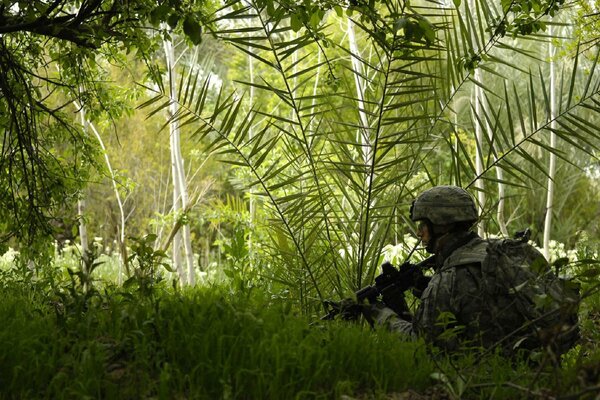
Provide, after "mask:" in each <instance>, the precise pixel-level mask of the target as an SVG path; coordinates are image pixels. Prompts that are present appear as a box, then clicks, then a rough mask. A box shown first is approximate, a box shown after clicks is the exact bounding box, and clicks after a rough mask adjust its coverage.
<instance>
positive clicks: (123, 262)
mask: <svg viewBox="0 0 600 400" xmlns="http://www.w3.org/2000/svg"><path fill="white" fill-rule="evenodd" d="M73 104H74V105H75V108H77V109H79V110H81V113H82V114H81V119H82V121H85V124H84V126H87V127H89V128H90V129H91V130H92V132H94V136H95V137H96V140H98V143H99V144H100V148H101V149H102V152H103V153H104V161H105V162H106V167H107V168H108V171H109V172H110V177H111V182H112V186H113V190H114V192H115V198H116V199H117V205H118V206H119V215H120V217H121V221H120V226H119V228H118V231H119V237H118V238H117V241H118V245H119V257H120V260H119V261H120V262H119V273H118V278H117V279H118V284H119V285H120V284H121V283H123V266H125V268H127V248H126V245H125V210H124V208H123V201H122V200H121V194H120V193H119V188H118V187H117V180H116V178H115V173H114V171H113V169H112V165H111V163H110V158H109V157H108V153H107V152H106V146H104V141H103V140H102V136H100V133H99V132H98V130H97V129H96V127H95V126H94V124H92V123H91V122H90V121H88V120H87V119H86V118H85V112H84V110H83V107H81V106H80V105H79V103H78V102H77V101H75V102H73ZM80 202H81V201H80ZM78 206H79V204H78ZM84 207H85V204H82V207H81V210H82V211H81V212H80V213H81V214H83V209H84ZM78 208H79V207H78ZM84 228H85V226H84ZM79 235H80V236H82V234H81V224H80V229H79ZM85 236H86V242H87V230H86V232H85ZM82 247H83V244H82ZM86 248H87V244H86ZM127 274H128V275H129V270H127Z"/></svg>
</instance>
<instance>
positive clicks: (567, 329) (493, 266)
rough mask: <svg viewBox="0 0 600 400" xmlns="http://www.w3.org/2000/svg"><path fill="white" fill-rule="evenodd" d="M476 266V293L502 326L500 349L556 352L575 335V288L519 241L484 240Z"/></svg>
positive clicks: (577, 298) (567, 345)
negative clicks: (478, 269) (478, 281)
mask: <svg viewBox="0 0 600 400" xmlns="http://www.w3.org/2000/svg"><path fill="white" fill-rule="evenodd" d="M487 242H488V245H487V247H486V255H485V257H484V259H483V262H482V264H481V275H482V280H481V285H482V292H483V293H484V295H485V296H486V301H488V305H489V307H490V312H491V313H492V317H493V318H494V320H495V321H496V324H497V326H498V327H500V328H501V330H502V335H503V338H502V339H501V340H502V341H503V347H504V348H506V347H507V345H510V346H511V347H512V350H515V349H518V348H525V349H534V348H547V349H550V350H552V351H553V352H554V353H555V354H562V353H565V352H566V351H567V350H569V349H570V348H571V347H573V346H574V345H575V342H576V341H577V340H578V338H579V329H578V324H577V323H578V317H577V311H578V307H579V302H580V294H579V286H578V285H577V284H575V283H574V282H571V281H568V280H566V279H563V278H560V277H558V276H557V275H556V274H555V273H554V272H553V271H552V269H551V268H550V265H549V264H548V262H547V261H546V259H545V258H544V256H543V255H542V254H541V253H540V252H539V251H538V250H537V249H535V248H534V247H533V246H531V245H530V244H529V243H527V238H523V239H490V240H488V241H487Z"/></svg>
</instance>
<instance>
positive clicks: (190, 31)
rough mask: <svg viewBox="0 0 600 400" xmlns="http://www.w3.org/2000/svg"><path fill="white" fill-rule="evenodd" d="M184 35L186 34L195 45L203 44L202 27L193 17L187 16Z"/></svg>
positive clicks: (184, 22)
mask: <svg viewBox="0 0 600 400" xmlns="http://www.w3.org/2000/svg"><path fill="white" fill-rule="evenodd" d="M183 33H185V34H186V36H187V37H188V38H189V39H190V40H191V41H192V43H193V44H195V45H198V44H200V42H202V27H201V26H200V23H198V21H197V20H196V18H195V17H194V16H193V15H187V16H186V17H185V20H184V21H183Z"/></svg>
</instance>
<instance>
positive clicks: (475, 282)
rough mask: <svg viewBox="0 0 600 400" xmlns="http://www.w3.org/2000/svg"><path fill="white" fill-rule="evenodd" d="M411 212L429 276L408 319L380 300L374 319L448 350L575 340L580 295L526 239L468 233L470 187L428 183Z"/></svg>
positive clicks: (561, 344) (557, 347) (562, 346)
mask: <svg viewBox="0 0 600 400" xmlns="http://www.w3.org/2000/svg"><path fill="white" fill-rule="evenodd" d="M410 218H411V219H412V220H413V221H414V222H416V223H417V224H418V225H417V235H418V237H419V238H420V239H421V242H422V243H423V244H424V245H425V248H426V250H427V251H428V252H429V253H432V254H434V257H433V260H434V263H433V264H434V265H433V269H434V274H433V276H432V277H431V279H430V281H429V283H428V284H427V286H426V287H425V288H424V290H423V291H422V294H421V296H420V304H419V306H418V308H417V310H416V313H415V315H414V317H413V318H412V320H411V321H409V320H408V319H407V318H404V317H400V316H399V315H398V314H396V313H395V312H394V311H392V310H391V309H390V308H388V307H385V306H383V305H382V304H378V305H375V306H374V307H372V310H371V317H372V318H373V319H374V320H375V321H376V323H377V324H380V325H384V326H387V327H388V328H389V329H391V330H393V331H397V332H400V333H403V334H405V335H408V336H411V337H416V336H423V337H424V338H425V339H426V340H427V341H428V342H431V343H434V344H436V345H438V346H440V347H442V348H444V349H446V350H450V351H453V350H457V349H459V348H460V347H462V346H477V347H480V346H481V347H483V348H492V347H495V346H499V347H500V348H501V349H503V351H504V352H505V353H513V352H514V351H516V349H519V348H521V349H527V350H531V349H535V348H540V347H548V348H550V349H552V351H553V352H554V353H555V354H556V353H557V354H561V353H563V352H565V351H566V350H568V349H569V348H570V347H572V346H573V344H574V342H575V341H576V340H577V338H578V329H577V312H576V310H577V305H578V300H579V299H578V293H576V292H575V291H574V290H571V291H569V290H567V289H566V286H565V282H564V281H563V280H560V279H558V278H557V277H556V276H555V275H554V274H553V273H552V271H551V270H550V268H549V266H548V263H547V261H546V260H545V259H544V257H543V256H542V254H541V253H539V251H537V250H536V249H535V248H533V247H532V246H531V245H529V244H528V243H526V242H527V240H512V239H507V240H500V239H497V240H484V239H482V238H481V237H480V236H479V235H477V234H476V233H475V232H472V231H471V228H472V227H473V226H474V224H475V222H476V221H477V220H478V214H477V210H476V208H475V203H474V201H473V199H472V197H471V196H470V195H469V193H468V192H467V191H465V190H464V189H462V188H459V187H456V186H437V187H434V188H432V189H429V190H427V191H425V192H423V193H422V194H421V195H419V196H418V197H417V198H416V199H415V201H414V202H413V204H412V207H411V214H410ZM383 300H384V302H385V300H386V299H385V298H384V299H383Z"/></svg>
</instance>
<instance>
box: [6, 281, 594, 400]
mask: <svg viewBox="0 0 600 400" xmlns="http://www.w3.org/2000/svg"><path fill="white" fill-rule="evenodd" d="M51 287H52V288H51ZM68 289H69V287H68V285H66V286H65V285H64V284H63V285H54V286H52V285H47V284H42V283H40V282H38V283H35V282H34V281H27V280H23V281H21V282H19V281H18V280H6V279H4V280H0V296H2V299H3V300H2V302H0V320H1V321H3V323H2V324H1V326H0V398H10V399H82V398H94V399H95V398H110V399H139V398H142V399H146V398H153V399H179V398H181V399H318V398H323V399H339V398H341V397H342V395H347V396H351V398H359V399H371V398H381V399H394V398H402V397H401V396H402V395H401V393H407V391H409V390H410V391H414V392H418V393H421V394H428V395H432V396H433V395H434V394H435V393H438V392H442V393H444V394H445V395H447V396H450V397H451V398H465V399H487V398H496V399H518V398H523V399H525V398H542V397H543V396H544V395H545V394H548V393H550V394H552V395H568V394H577V393H581V392H583V391H585V390H588V389H590V388H593V387H594V385H596V384H597V381H596V382H594V379H597V378H598V374H599V373H600V371H599V370H600V368H597V367H596V366H597V365H598V362H600V351H598V349H597V344H596V343H598V342H597V339H599V338H598V329H597V328H598V323H597V320H596V319H595V317H594V315H595V314H594V310H596V311H597V308H595V306H596V304H597V300H598V298H597V297H598V296H595V297H591V298H590V299H589V301H590V305H588V306H586V307H585V309H586V310H587V311H586V313H587V314H586V320H585V321H583V327H584V329H583V330H584V339H583V340H582V345H581V346H579V347H578V348H576V349H574V350H572V351H571V352H570V353H569V354H567V356H566V357H565V359H564V362H563V367H562V368H557V367H552V366H550V365H542V366H540V365H536V364H527V363H524V362H515V361H511V360H505V359H503V358H501V357H499V356H495V355H490V356H487V357H484V358H483V359H481V360H480V359H478V357H477V356H478V354H479V352H477V351H475V352H472V353H468V354H461V355H459V356H453V357H447V356H444V355H441V354H436V353H435V352H433V351H431V349H428V348H427V346H425V345H424V344H423V343H422V342H406V341H402V340H401V339H399V338H398V337H397V336H396V335H393V334H390V333H387V332H384V331H372V330H371V329H369V328H368V327H367V326H360V325H355V324H350V323H344V322H321V321H317V322H318V323H316V324H312V325H311V322H314V321H313V320H311V319H309V318H308V317H306V316H301V315H298V314H297V313H296V311H295V307H294V304H290V303H286V302H284V301H273V300H271V298H270V297H268V296H267V295H265V294H263V293H261V292H259V291H258V290H254V291H252V292H250V293H251V294H248V293H245V294H239V293H233V294H232V293H231V292H230V291H227V290H225V289H223V288H218V287H214V288H197V289H193V290H191V289H190V290H186V291H174V290H172V289H171V290H168V289H166V288H165V287H163V286H160V285H159V286H157V287H156V288H154V290H153V291H152V292H151V293H150V294H149V295H148V294H146V295H145V296H141V295H140V294H139V293H138V292H136V291H135V288H130V289H128V290H125V289H121V288H116V287H109V288H106V289H103V290H102V292H101V293H99V292H91V293H90V294H89V295H87V296H83V295H82V294H81V293H78V292H70V291H69V290H68ZM594 368H596V369H594ZM597 393H598V392H597V391H590V393H588V394H587V395H588V396H589V398H594V397H593V396H595V395H596V394H597ZM581 398H585V396H584V395H582V396H581Z"/></svg>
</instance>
